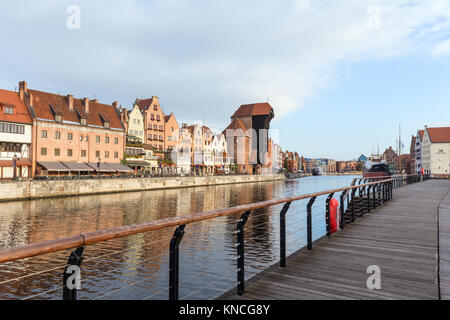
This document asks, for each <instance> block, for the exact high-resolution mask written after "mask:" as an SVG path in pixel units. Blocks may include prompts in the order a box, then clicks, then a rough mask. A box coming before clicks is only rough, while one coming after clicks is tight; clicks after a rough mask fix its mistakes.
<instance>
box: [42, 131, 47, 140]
mask: <svg viewBox="0 0 450 320" xmlns="http://www.w3.org/2000/svg"><path fill="white" fill-rule="evenodd" d="M41 138H47V130H42V131H41Z"/></svg>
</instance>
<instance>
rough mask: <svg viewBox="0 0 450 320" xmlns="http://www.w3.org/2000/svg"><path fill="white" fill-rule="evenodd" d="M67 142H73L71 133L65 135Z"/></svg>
mask: <svg viewBox="0 0 450 320" xmlns="http://www.w3.org/2000/svg"><path fill="white" fill-rule="evenodd" d="M67 140H73V134H72V133H70V132H69V133H68V134H67Z"/></svg>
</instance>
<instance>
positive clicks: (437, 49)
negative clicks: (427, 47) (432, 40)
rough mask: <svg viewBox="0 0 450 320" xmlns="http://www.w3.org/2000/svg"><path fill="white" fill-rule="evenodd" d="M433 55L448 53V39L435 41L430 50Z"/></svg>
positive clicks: (446, 54) (449, 44)
mask: <svg viewBox="0 0 450 320" xmlns="http://www.w3.org/2000/svg"><path fill="white" fill-rule="evenodd" d="M432 53H433V54H434V55H435V56H448V55H449V54H450V39H448V40H444V41H441V42H439V43H437V44H436V45H435V46H434V47H433V50H432Z"/></svg>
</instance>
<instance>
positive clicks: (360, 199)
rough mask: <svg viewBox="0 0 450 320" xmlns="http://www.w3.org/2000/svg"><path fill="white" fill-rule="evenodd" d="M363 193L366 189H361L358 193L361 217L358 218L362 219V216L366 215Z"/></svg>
mask: <svg viewBox="0 0 450 320" xmlns="http://www.w3.org/2000/svg"><path fill="white" fill-rule="evenodd" d="M361 190H362V191H363V192H362V193H361ZM363 193H364V188H362V187H359V191H358V195H359V216H358V217H361V216H363V215H364V214H363V212H364V209H363V203H362V198H363V195H362V194H363Z"/></svg>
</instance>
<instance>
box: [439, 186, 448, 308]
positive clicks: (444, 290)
mask: <svg viewBox="0 0 450 320" xmlns="http://www.w3.org/2000/svg"><path fill="white" fill-rule="evenodd" d="M438 217H439V279H440V294H441V299H445V300H450V190H449V191H448V192H447V195H446V196H445V198H444V199H443V200H442V201H441V202H440V204H439V215H438Z"/></svg>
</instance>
